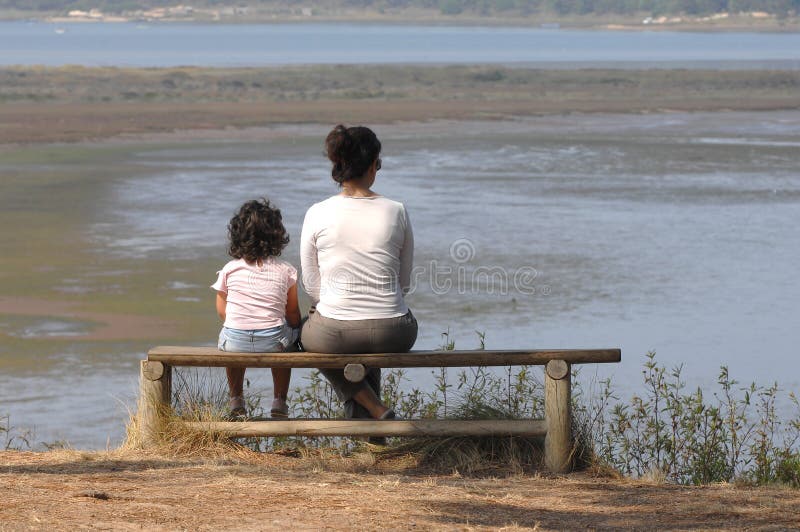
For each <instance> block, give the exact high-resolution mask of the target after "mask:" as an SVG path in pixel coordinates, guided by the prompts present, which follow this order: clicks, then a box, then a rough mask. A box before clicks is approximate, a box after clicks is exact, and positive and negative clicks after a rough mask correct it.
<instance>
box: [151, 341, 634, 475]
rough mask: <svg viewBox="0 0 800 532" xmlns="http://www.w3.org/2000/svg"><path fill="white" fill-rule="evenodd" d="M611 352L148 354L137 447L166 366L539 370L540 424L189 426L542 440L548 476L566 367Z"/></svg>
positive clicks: (556, 453) (159, 408) (238, 433)
mask: <svg viewBox="0 0 800 532" xmlns="http://www.w3.org/2000/svg"><path fill="white" fill-rule="evenodd" d="M621 358H622V356H621V352H620V350H619V349H547V350H541V349H540V350H528V351H484V350H480V351H412V352H410V353H380V354H359V355H351V354H348V355H338V354H327V353H307V352H299V353H226V352H221V351H219V350H217V349H216V348H214V347H155V348H153V349H151V350H150V352H149V353H148V356H147V360H142V362H141V387H140V398H139V409H138V417H139V424H140V430H141V431H142V440H143V443H144V444H145V445H150V444H152V443H153V442H155V441H157V439H158V432H159V430H160V426H161V423H162V419H161V415H162V413H163V412H165V411H166V409H167V408H168V407H169V405H170V400H171V394H172V390H171V387H172V367H173V366H195V367H240V368H344V369H345V376H346V377H347V378H348V379H350V380H352V381H358V380H360V379H363V377H364V373H365V371H366V368H423V367H467V366H522V365H543V366H545V419H487V420H452V419H410V420H391V421H389V420H387V421H378V420H367V419H290V420H268V421H246V422H214V423H202V422H201V423H196V422H195V423H191V422H187V423H188V424H189V425H191V426H194V427H195V428H197V429H205V430H211V431H215V432H220V433H223V434H226V435H228V436H231V437H248V436H264V437H266V436H459V435H461V436H487V435H507V436H512V435H513V436H542V437H544V438H545V466H546V467H547V469H548V470H550V471H552V472H565V471H568V470H569V469H570V467H571V455H572V449H573V441H572V434H571V425H572V416H571V409H570V404H571V380H570V375H571V372H570V368H571V365H572V364H595V363H609V362H619V361H620V360H621Z"/></svg>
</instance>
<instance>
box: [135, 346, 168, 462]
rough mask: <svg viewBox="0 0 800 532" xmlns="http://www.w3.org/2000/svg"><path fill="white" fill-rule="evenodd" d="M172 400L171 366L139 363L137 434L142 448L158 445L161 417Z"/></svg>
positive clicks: (145, 361)
mask: <svg viewBox="0 0 800 532" xmlns="http://www.w3.org/2000/svg"><path fill="white" fill-rule="evenodd" d="M171 400H172V366H169V365H167V364H163V363H161V362H152V361H148V360H142V361H141V368H140V377H139V409H138V421H139V433H140V434H141V441H142V447H153V446H154V445H156V444H157V443H158V440H159V433H160V432H161V428H162V423H163V415H164V413H165V412H166V410H167V409H168V408H169V406H170V402H171Z"/></svg>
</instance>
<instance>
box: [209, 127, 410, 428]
mask: <svg viewBox="0 0 800 532" xmlns="http://www.w3.org/2000/svg"><path fill="white" fill-rule="evenodd" d="M325 147H326V152H327V155H328V158H329V159H330V160H331V163H333V168H332V171H331V176H332V177H333V180H334V181H336V182H337V183H338V184H339V187H340V193H339V194H337V195H335V196H332V197H330V198H328V199H326V200H325V201H322V202H319V203H316V204H314V205H313V206H312V207H311V208H310V209H308V212H307V213H306V217H305V221H304V222H303V229H302V234H301V237H300V264H301V268H302V281H303V286H304V288H305V290H306V292H307V293H308V295H309V297H310V298H311V301H312V308H311V310H310V312H309V315H308V319H307V320H305V321H304V322H302V328H301V318H300V310H299V306H298V298H297V270H296V269H295V268H294V267H293V266H292V265H291V264H289V263H288V262H285V261H283V260H280V259H279V257H280V255H281V252H282V251H283V249H284V248H285V247H286V245H287V244H288V243H289V236H288V234H287V232H286V229H285V228H284V226H283V220H282V217H281V212H280V210H278V209H277V208H275V207H273V206H272V205H271V204H270V203H269V201H267V200H264V199H262V200H260V201H249V202H247V203H245V204H244V205H242V207H241V208H240V209H239V212H238V213H237V214H236V215H235V216H234V217H233V218H232V219H231V221H230V224H229V225H228V233H229V239H230V243H229V247H228V253H229V254H230V256H231V257H232V258H233V260H232V261H230V262H228V263H227V264H226V265H225V266H224V267H223V268H222V270H221V271H220V272H218V277H217V281H216V282H215V283H214V284H213V285H212V286H211V288H213V289H214V290H216V291H217V299H216V307H217V312H218V313H219V315H220V317H221V318H222V319H223V320H224V325H223V327H222V331H221V332H220V335H219V344H218V347H219V349H221V350H223V351H233V352H252V353H264V352H283V351H291V350H294V349H295V346H296V345H297V342H298V338H299V340H300V342H302V347H303V349H305V350H306V351H312V352H322V353H387V352H405V351H409V350H410V349H411V347H412V346H413V345H414V342H415V341H416V339H417V321H416V319H415V318H414V315H413V314H412V313H411V311H410V310H409V308H408V306H407V305H406V303H405V300H404V294H405V293H406V292H407V291H408V288H409V286H410V284H411V267H412V263H413V258H414V237H413V233H412V230H411V222H410V221H409V218H408V213H407V212H406V210H405V207H404V206H403V204H402V203H399V202H396V201H392V200H390V199H388V198H386V197H385V196H381V195H380V194H377V193H375V192H374V191H373V190H372V186H373V184H374V183H375V176H376V174H377V173H378V170H380V169H381V159H380V153H381V143H380V141H379V140H378V138H377V137H376V136H375V133H373V132H372V130H370V129H369V128H366V127H350V128H348V127H344V126H341V125H339V126H336V127H335V128H334V129H333V130H332V131H331V132H330V133H329V134H328V136H327V138H326V139H325ZM226 371H227V377H228V387H229V391H230V409H231V411H230V417H231V418H233V419H245V418H246V416H247V411H246V406H245V401H244V396H243V386H244V373H245V370H244V369H241V368H228V369H227V370H226ZM320 371H321V372H322V374H323V375H324V376H325V377H326V378H327V379H328V381H329V382H330V383H331V385H332V386H333V388H334V390H335V391H336V393H337V395H338V397H339V399H340V400H341V401H342V402H343V403H344V407H345V415H346V416H347V417H350V418H374V419H393V418H394V417H395V413H394V411H392V410H391V409H389V408H388V407H387V406H386V405H384V404H383V403H382V402H381V400H380V370H379V369H375V368H372V369H370V370H369V372H368V373H367V376H366V377H365V379H364V380H363V381H361V382H357V383H353V382H350V381H348V380H347V379H345V377H344V372H343V370H341V369H322V370H320ZM290 376H291V370H290V369H285V368H273V369H272V378H273V384H274V387H273V388H274V398H273V401H272V408H271V416H272V417H274V418H280V417H287V416H288V414H289V406H288V404H287V402H286V399H287V394H288V392H289V380H290Z"/></svg>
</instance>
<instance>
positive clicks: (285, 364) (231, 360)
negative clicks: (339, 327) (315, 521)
mask: <svg viewBox="0 0 800 532" xmlns="http://www.w3.org/2000/svg"><path fill="white" fill-rule="evenodd" d="M621 358H622V355H621V351H620V350H619V349H534V350H516V351H484V350H458V351H411V352H410V353H372V354H332V353H308V352H299V353H228V352H223V351H220V350H218V349H217V348H216V347H175V346H162V347H154V348H153V349H151V350H150V351H149V353H148V356H147V359H148V360H149V361H158V362H162V363H164V364H168V365H171V366H200V367H241V368H343V367H344V366H346V365H347V364H363V365H364V366H367V367H370V368H425V367H437V368H438V367H465V366H521V365H544V364H547V363H548V362H549V361H550V360H564V361H566V362H568V363H570V364H596V363H604V362H619V361H620V360H621Z"/></svg>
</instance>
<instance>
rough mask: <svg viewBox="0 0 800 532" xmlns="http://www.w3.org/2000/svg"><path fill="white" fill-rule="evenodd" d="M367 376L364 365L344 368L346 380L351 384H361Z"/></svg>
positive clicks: (351, 365)
mask: <svg viewBox="0 0 800 532" xmlns="http://www.w3.org/2000/svg"><path fill="white" fill-rule="evenodd" d="M366 376H367V368H365V367H364V364H348V365H346V366H345V367H344V378H345V379H347V380H349V381H350V382H361V381H363V380H364V377H366Z"/></svg>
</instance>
